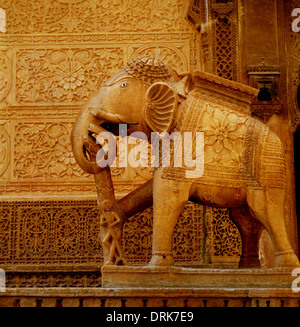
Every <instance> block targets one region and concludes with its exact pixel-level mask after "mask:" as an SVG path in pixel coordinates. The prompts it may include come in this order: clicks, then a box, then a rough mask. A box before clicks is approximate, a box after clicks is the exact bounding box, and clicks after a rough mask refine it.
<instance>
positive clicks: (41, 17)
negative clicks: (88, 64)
mask: <svg viewBox="0 0 300 327" xmlns="http://www.w3.org/2000/svg"><path fill="white" fill-rule="evenodd" d="M186 5H187V3H186V2H185V1H183V0H179V1H175V0H152V1H148V0H139V1H137V0H113V1H110V0H80V1H79V0H53V1H44V0H37V1H29V2H28V1H27V0H18V1H15V2H14V3H13V5H11V4H10V1H8V0H4V3H3V5H2V6H3V8H4V9H5V10H6V11H7V32H8V33H21V34H24V33H66V32H69V33H83V32H84V33H90V32H102V31H105V32H119V31H120V32H125V31H132V32H137V31H143V32H144V31H161V30H164V31H165V30H167V31H174V30H183V31H186V30H188V24H187V23H185V21H184V18H183V16H184V13H185V8H186Z"/></svg>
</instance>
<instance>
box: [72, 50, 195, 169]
mask: <svg viewBox="0 0 300 327" xmlns="http://www.w3.org/2000/svg"><path fill="white" fill-rule="evenodd" d="M188 83H190V80H189V75H188V74H182V75H178V74H176V73H175V72H172V73H171V71H170V70H169V69H168V68H167V67H166V65H164V64H163V63H162V62H161V61H160V60H158V59H156V58H154V57H151V56H141V57H137V58H135V59H133V60H130V61H129V62H128V64H127V65H126V66H125V67H124V68H123V69H122V70H120V71H119V72H118V73H116V74H115V75H114V76H112V77H111V78H110V79H108V80H107V81H106V82H105V83H104V84H103V85H102V86H101V87H100V88H99V90H98V91H97V93H96V94H95V95H94V96H92V97H91V98H90V99H89V101H88V102H87V104H86V105H85V106H84V108H83V109H82V111H81V112H80V114H79V116H78V118H77V121H76V122H75V125H74V128H73V131H72V147H73V153H74V156H75V159H76V160H77V163H78V164H79V166H80V167H81V168H82V169H83V170H85V171H86V172H88V173H91V174H95V173H97V172H99V171H100V170H101V169H100V167H98V165H97V164H96V161H95V157H96V155H95V154H96V153H97V151H98V150H99V147H98V145H96V141H95V140H96V136H97V135H98V134H99V133H100V132H101V131H103V130H109V131H110V132H112V133H113V134H115V135H117V134H118V132H119V124H121V123H122V124H127V127H128V133H132V132H136V131H142V132H144V133H145V134H146V135H149V134H150V132H151V131H155V132H165V131H168V130H169V128H170V126H171V124H172V121H173V118H174V114H175V111H176V108H177V105H178V102H179V96H182V97H185V95H186V94H187V90H186V88H187V86H188Z"/></svg>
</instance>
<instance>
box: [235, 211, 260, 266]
mask: <svg viewBox="0 0 300 327" xmlns="http://www.w3.org/2000/svg"><path fill="white" fill-rule="evenodd" d="M230 212H231V218H232V220H233V222H234V223H235V224H236V226H237V228H238V230H239V232H240V234H241V238H242V255H241V259H240V262H239V267H240V268H255V267H260V261H259V254H258V252H259V238H260V235H261V232H262V230H263V225H262V224H261V223H260V222H259V221H258V220H257V219H255V218H254V217H253V216H252V215H251V213H250V210H249V208H248V207H247V206H244V207H237V208H231V210H230Z"/></svg>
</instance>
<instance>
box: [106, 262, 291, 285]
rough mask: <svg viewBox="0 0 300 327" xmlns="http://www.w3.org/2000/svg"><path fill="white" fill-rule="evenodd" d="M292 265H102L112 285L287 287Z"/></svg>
mask: <svg viewBox="0 0 300 327" xmlns="http://www.w3.org/2000/svg"><path fill="white" fill-rule="evenodd" d="M292 271H293V268H268V269H212V268H204V269H195V268H182V267H150V266H145V267H140V266H139V267H138V266H103V267H102V287H114V288H128V287H131V288H141V287H142V288H151V287H154V288H155V287H166V288H167V287H172V288H174V287H175V288H182V287H183V288H233V289H236V288H239V289H240V288H274V287H275V288H288V289H291V286H292V282H293V280H295V278H296V277H295V276H292Z"/></svg>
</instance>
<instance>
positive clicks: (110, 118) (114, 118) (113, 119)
mask: <svg viewBox="0 0 300 327" xmlns="http://www.w3.org/2000/svg"><path fill="white" fill-rule="evenodd" d="M91 114H92V115H94V116H95V117H96V118H98V119H101V120H105V121H106V122H110V123H122V121H121V120H120V118H119V117H118V115H114V114H111V113H108V112H106V111H105V110H103V109H98V108H92V109H91Z"/></svg>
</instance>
